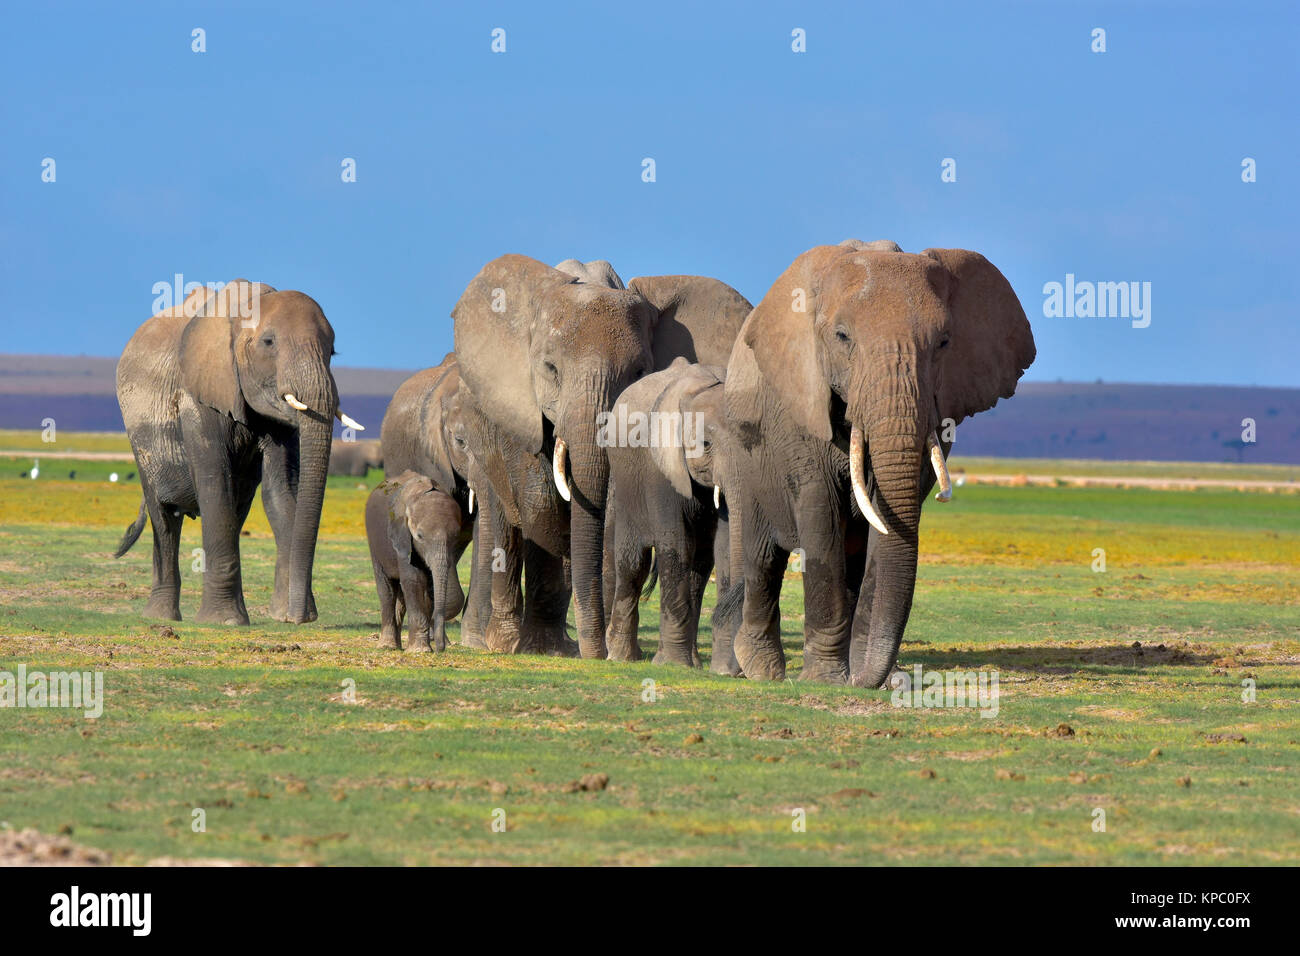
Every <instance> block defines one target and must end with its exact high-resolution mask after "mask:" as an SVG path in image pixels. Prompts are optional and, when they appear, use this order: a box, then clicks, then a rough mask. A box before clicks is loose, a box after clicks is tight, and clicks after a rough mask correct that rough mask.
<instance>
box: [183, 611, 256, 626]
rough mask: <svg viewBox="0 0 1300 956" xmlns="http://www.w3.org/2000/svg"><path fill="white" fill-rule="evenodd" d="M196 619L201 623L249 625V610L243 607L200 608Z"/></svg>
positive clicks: (195, 616)
mask: <svg viewBox="0 0 1300 956" xmlns="http://www.w3.org/2000/svg"><path fill="white" fill-rule="evenodd" d="M194 620H195V621H197V622H198V623H200V624H225V625H231V626H234V627H248V625H249V620H248V612H247V611H245V610H244V609H243V608H199V613H198V614H196V615H194Z"/></svg>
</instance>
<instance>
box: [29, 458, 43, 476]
mask: <svg viewBox="0 0 1300 956" xmlns="http://www.w3.org/2000/svg"><path fill="white" fill-rule="evenodd" d="M40 473H41V460H40V459H39V458H37V459H36V461H35V462H34V463H33V464H32V471H31V476H32V480H33V481H35V480H36V476H37V475H39V474H40Z"/></svg>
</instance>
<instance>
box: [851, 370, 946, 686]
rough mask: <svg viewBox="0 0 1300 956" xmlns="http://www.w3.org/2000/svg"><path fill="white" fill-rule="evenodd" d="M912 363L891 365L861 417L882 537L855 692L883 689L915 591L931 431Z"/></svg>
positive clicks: (873, 540) (875, 536) (875, 543)
mask: <svg viewBox="0 0 1300 956" xmlns="http://www.w3.org/2000/svg"><path fill="white" fill-rule="evenodd" d="M913 363H914V359H911V358H910V357H908V356H899V357H897V358H896V359H895V360H894V361H892V362H891V364H892V365H893V366H894V367H893V371H892V374H891V375H890V376H889V380H890V381H892V382H894V383H896V387H894V388H892V389H888V390H886V392H885V394H884V395H883V396H882V397H880V398H878V399H876V400H875V401H873V402H871V403H869V404H868V405H867V412H866V414H865V420H866V429H865V430H866V434H867V442H868V453H869V455H870V459H871V471H872V475H873V477H874V478H875V496H874V498H875V505H876V510H877V511H878V513H879V514H880V517H881V520H882V521H883V522H884V523H885V525H886V526H887V528H888V534H881V533H880V532H879V531H877V530H873V531H872V532H871V537H870V548H871V550H872V552H873V554H872V558H873V559H874V565H875V574H874V590H873V592H872V594H871V595H870V604H869V605H868V606H869V607H870V623H869V625H868V631H867V638H866V641H867V643H866V651H865V655H864V660H863V661H862V663H861V667H860V669H859V670H857V672H856V673H854V674H853V675H852V681H853V683H854V684H855V685H857V686H860V687H879V686H881V685H882V684H883V683H884V682H885V680H886V679H887V678H888V676H889V674H890V672H891V671H892V670H893V668H894V663H895V661H896V660H897V659H898V648H899V645H900V644H901V643H902V640H903V631H904V629H905V628H906V627H907V618H908V615H909V614H910V613H911V611H912V595H913V592H914V590H915V588H916V561H917V539H918V531H919V527H920V521H921V488H920V481H921V466H922V463H923V447H924V443H925V438H926V436H927V435H928V432H929V428H928V416H927V417H926V420H925V422H924V423H923V422H922V421H921V416H920V409H919V402H918V399H917V387H916V379H915V377H914V376H913V375H911V374H909V373H910V372H911V371H912V368H913V367H914V364H913ZM909 366H910V367H909ZM869 577H870V576H869ZM864 583H870V582H864ZM867 598H868V596H867V595H865V594H864V595H862V596H861V598H860V600H862V601H865V600H867Z"/></svg>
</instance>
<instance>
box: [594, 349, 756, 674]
mask: <svg viewBox="0 0 1300 956" xmlns="http://www.w3.org/2000/svg"><path fill="white" fill-rule="evenodd" d="M723 376H724V370H723V369H721V368H716V367H713V366H706V365H695V364H691V363H690V362H687V361H686V359H684V358H678V359H676V360H675V361H674V362H673V363H672V364H671V365H670V366H669V367H668V368H666V369H664V370H663V371H661V372H655V373H654V374H652V375H647V376H646V377H645V378H643V379H641V380H640V381H639V382H636V383H635V384H633V385H631V386H630V387H628V388H627V389H626V390H625V391H624V392H623V393H622V394H621V395H620V396H619V397H618V400H617V401H616V402H615V403H614V409H613V411H612V412H611V413H610V416H609V419H608V423H607V427H606V431H605V433H604V441H603V443H604V444H606V445H607V450H608V454H609V466H610V476H611V478H612V479H613V482H612V488H613V502H614V507H613V508H611V509H610V511H609V517H608V519H607V527H606V539H607V540H612V547H611V548H609V549H608V557H609V560H610V563H611V565H612V567H609V568H606V571H605V581H606V587H607V597H606V606H607V607H609V608H610V619H609V627H608V633H607V634H606V642H607V644H608V645H609V656H610V658H611V659H614V660H637V659H638V658H640V656H641V648H640V646H639V645H638V643H637V626H638V619H639V614H638V607H637V600H638V597H639V596H640V595H639V592H640V590H641V588H642V586H643V585H644V583H645V581H646V578H647V576H648V575H649V574H650V571H651V561H650V551H651V548H653V549H654V560H655V565H656V567H657V570H658V574H659V589H660V594H661V597H662V599H661V602H660V615H659V652H658V653H657V654H656V655H655V659H654V662H655V663H656V664H665V663H672V664H684V665H686V666H688V667H697V666H699V663H700V659H699V654H698V652H697V650H696V635H697V632H698V629H699V619H700V608H701V604H702V599H703V596H704V588H705V586H706V585H707V584H708V581H709V573H710V571H712V570H713V568H714V567H715V565H716V567H717V572H718V594H719V596H721V595H723V594H726V593H727V591H728V590H729V589H730V587H731V580H730V577H731V576H730V560H729V554H728V550H729V521H728V513H727V511H726V509H725V507H724V506H723V504H722V489H723V488H724V487H726V485H727V484H729V483H730V481H731V479H730V478H729V477H727V476H726V475H727V471H728V468H727V465H726V462H725V460H724V458H725V455H724V452H723V451H722V448H721V447H720V445H721V443H720V442H719V440H718V439H719V434H718V431H719V429H720V428H725V420H724V409H723ZM611 581H612V586H611ZM650 586H651V587H653V586H654V585H653V582H651V585H650ZM726 603H727V604H729V605H731V611H732V614H731V616H730V617H728V616H727V614H726V613H725V612H723V613H719V612H718V611H715V614H714V621H713V665H712V669H713V670H714V671H715V672H716V673H719V674H729V675H731V676H736V675H738V674H739V673H740V667H739V665H738V664H737V662H736V658H735V655H734V654H733V653H732V641H731V639H732V636H733V635H734V632H735V627H736V626H737V625H738V624H739V619H738V612H739V605H738V604H736V603H735V602H734V601H733V602H726ZM723 606H724V602H722V601H721V600H720V601H719V607H720V608H721V607H723Z"/></svg>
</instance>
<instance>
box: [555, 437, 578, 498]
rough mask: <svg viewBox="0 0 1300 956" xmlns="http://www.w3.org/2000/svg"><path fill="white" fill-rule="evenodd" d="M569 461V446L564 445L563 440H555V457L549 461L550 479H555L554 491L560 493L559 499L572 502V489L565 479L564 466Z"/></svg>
mask: <svg viewBox="0 0 1300 956" xmlns="http://www.w3.org/2000/svg"><path fill="white" fill-rule="evenodd" d="M568 461H569V446H568V445H566V444H565V443H564V439H563V438H560V439H557V440H556V442H555V456H554V457H553V458H552V459H551V477H552V478H554V479H555V490H556V491H558V492H559V493H560V497H561V498H563V499H564V500H565V501H572V500H573V489H572V488H570V487H569V479H568V478H566V477H565V475H564V470H565V466H566V465H567V464H568Z"/></svg>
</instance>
